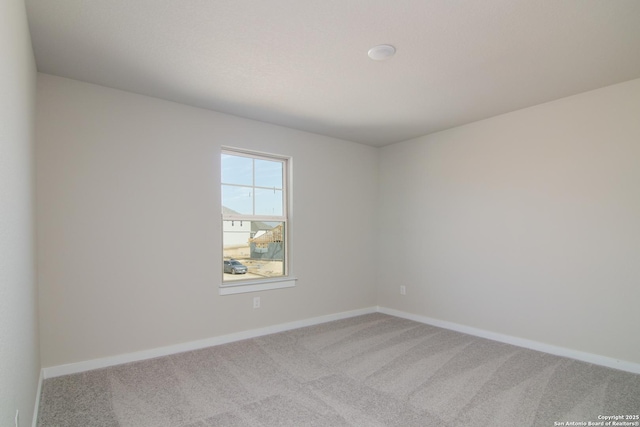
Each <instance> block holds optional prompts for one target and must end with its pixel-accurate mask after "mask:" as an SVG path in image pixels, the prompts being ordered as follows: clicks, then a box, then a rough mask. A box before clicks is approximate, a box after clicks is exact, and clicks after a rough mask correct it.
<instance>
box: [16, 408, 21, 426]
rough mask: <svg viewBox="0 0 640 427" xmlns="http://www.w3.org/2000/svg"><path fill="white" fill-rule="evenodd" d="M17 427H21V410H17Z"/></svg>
mask: <svg viewBox="0 0 640 427" xmlns="http://www.w3.org/2000/svg"><path fill="white" fill-rule="evenodd" d="M16 427H20V410H19V409H16Z"/></svg>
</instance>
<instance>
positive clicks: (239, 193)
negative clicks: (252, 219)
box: [222, 185, 253, 215]
mask: <svg viewBox="0 0 640 427" xmlns="http://www.w3.org/2000/svg"><path fill="white" fill-rule="evenodd" d="M225 208H226V209H225ZM229 209H230V210H231V211H232V212H230V211H229ZM225 210H226V212H225ZM222 211H223V213H224V214H226V215H229V214H234V213H235V214H242V215H253V188H251V187H236V186H233V185H223V186H222Z"/></svg>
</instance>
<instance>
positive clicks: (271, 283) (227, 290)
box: [219, 147, 296, 295]
mask: <svg viewBox="0 0 640 427" xmlns="http://www.w3.org/2000/svg"><path fill="white" fill-rule="evenodd" d="M224 154H228V155H232V156H241V157H248V158H252V159H260V160H268V161H279V162H282V174H283V177H282V178H283V179H282V181H283V182H282V197H283V207H282V209H283V212H282V216H270V215H241V214H240V215H232V214H226V215H225V213H224V212H223V209H222V197H220V212H221V221H220V229H221V233H222V234H221V239H220V246H221V247H222V254H223V256H222V259H221V261H223V260H224V247H223V245H224V234H223V233H224V232H223V231H222V230H223V228H224V221H264V222H282V223H284V229H285V232H284V274H283V275H282V276H278V277H268V278H261V279H247V280H233V281H226V282H225V281H224V280H223V277H224V269H223V271H222V276H221V277H220V282H221V284H220V287H219V293H220V295H233V294H241V293H247V292H258V291H266V290H270V289H282V288H291V287H294V286H295V285H296V278H295V277H294V276H292V274H291V271H292V270H291V216H290V215H291V188H292V186H291V163H292V159H291V157H288V156H281V155H276V154H270V153H262V152H256V151H251V150H245V149H240V148H234V147H222V150H221V152H220V158H219V161H220V162H221V163H220V164H221V165H222V155H224ZM254 184H255V182H254ZM222 185H230V184H225V183H223V182H222V174H220V187H219V188H220V190H221V191H222ZM253 188H260V187H255V186H253ZM254 203H255V199H254ZM222 264H223V263H222V262H221V263H220V265H221V266H222Z"/></svg>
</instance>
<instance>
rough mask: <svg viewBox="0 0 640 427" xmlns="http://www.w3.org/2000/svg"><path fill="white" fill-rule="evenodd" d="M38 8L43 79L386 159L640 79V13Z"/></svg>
mask: <svg viewBox="0 0 640 427" xmlns="http://www.w3.org/2000/svg"><path fill="white" fill-rule="evenodd" d="M26 3H27V9H28V14H29V22H30V27H31V35H32V39H33V46H34V51H35V56H36V62H37V66H38V70H39V71H41V72H43V73H49V74H54V75H58V76H63V77H69V78H73V79H77V80H82V81H86V82H91V83H95V84H99V85H103V86H108V87H112V88H117V89H123V90H127V91H130V92H135V93H140V94H144V95H150V96H154V97H158V98H162V99H167V100H172V101H177V102H180V103H183V104H188V105H193V106H197V107H203V108H208V109H211V110H216V111H221V112H226V113H230V114H234V115H238V116H242V117H247V118H251V119H257V120H261V121H265V122H270V123H275V124H279V125H284V126H288V127H291V128H296V129H302V130H306V131H309V132H315V133H319V134H324V135H330V136H334V137H337V138H342V139H346V140H351V141H356V142H361V143H364V144H369V145H373V146H382V145H386V144H390V143H394V142H398V141H402V140H406V139H409V138H413V137H416V136H420V135H424V134H428V133H432V132H436V131H439V130H443V129H447V128H450V127H453V126H457V125H461V124H464V123H469V122H472V121H476V120H479V119H483V118H487V117H491V116H495V115H497V114H501V113H505V112H508V111H513V110H517V109H520V108H524V107H528V106H531V105H536V104H539V103H542V102H546V101H550V100H553V99H558V98H561V97H565V96H568V95H572V94H576V93H580V92H584V91H587V90H591V89H596V88H599V87H603V86H607V85H610V84H614V83H619V82H623V81H627V80H631V79H634V78H638V77H640V1H639V0H482V1H478V0H466V1H465V0H393V1H392V0H322V1H319V0H318V1H312V0H306V1H305V0H179V1H175V0H173V1H169V0H27V1H26ZM382 43H386V44H392V45H394V46H395V47H396V49H397V53H396V55H395V56H394V57H393V58H391V59H389V60H387V61H373V60H371V59H369V58H368V57H367V50H368V49H369V48H370V47H372V46H374V45H376V44H382Z"/></svg>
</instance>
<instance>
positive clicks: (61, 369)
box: [38, 307, 377, 398]
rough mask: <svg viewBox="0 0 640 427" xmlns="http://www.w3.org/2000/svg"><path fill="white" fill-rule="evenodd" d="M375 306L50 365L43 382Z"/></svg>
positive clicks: (366, 310)
mask: <svg viewBox="0 0 640 427" xmlns="http://www.w3.org/2000/svg"><path fill="white" fill-rule="evenodd" d="M376 311H377V307H368V308H363V309H359V310H351V311H344V312H341V313H335V314H329V315H326V316H320V317H313V318H311V319H304V320H297V321H295V322H289V323H281V324H279V325H273V326H267V327H264V328H259V329H252V330H249V331H243V332H237V333H233V334H228V335H222V336H218V337H212V338H206V339H203V340H198V341H191V342H186V343H181V344H175V345H170V346H166V347H159V348H154V349H150V350H142V351H136V352H134V353H127V354H120V355H116V356H110V357H103V358H100V359H93V360H86V361H83V362H77V363H69V364H66V365H58V366H50V367H48V368H43V370H42V371H43V374H44V379H47V378H53V377H59V376H62V375H70V374H77V373H80V372H86V371H91V370H94V369H100V368H106V367H109V366H115V365H121V364H124V363H130V362H137V361H140V360H146V359H154V358H156V357H162V356H169V355H171V354H177V353H184V352H185V351H192V350H199V349H202V348H207V347H213V346H216V345H220V344H227V343H230V342H235V341H241V340H246V339H249V338H256V337H260V336H263V335H269V334H275V333H278V332H284V331H289V330H292V329H298V328H303V327H305V326H313V325H319V324H321V323H326V322H332V321H334V320H341V319H347V318H350V317H355V316H361V315H363V314H369V313H375V312H376ZM39 396H40V393H38V398H39Z"/></svg>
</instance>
